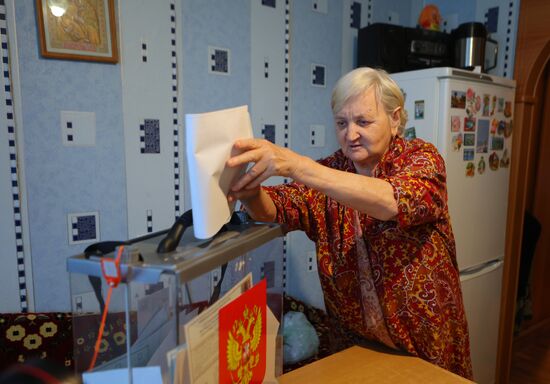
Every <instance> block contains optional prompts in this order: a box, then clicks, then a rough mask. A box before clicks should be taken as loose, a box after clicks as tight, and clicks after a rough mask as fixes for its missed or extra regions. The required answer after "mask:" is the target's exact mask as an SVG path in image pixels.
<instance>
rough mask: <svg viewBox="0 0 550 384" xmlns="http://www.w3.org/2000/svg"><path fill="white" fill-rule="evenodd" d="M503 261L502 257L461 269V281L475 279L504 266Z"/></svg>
mask: <svg viewBox="0 0 550 384" xmlns="http://www.w3.org/2000/svg"><path fill="white" fill-rule="evenodd" d="M502 264H503V261H502V260H501V259H496V260H491V261H488V262H486V263H483V264H481V265H478V266H475V267H472V268H467V269H463V270H462V271H460V281H462V282H464V281H468V280H471V279H475V278H476V277H478V276H481V275H484V274H486V273H489V272H492V271H494V270H495V269H498V268H500V267H501V266H502Z"/></svg>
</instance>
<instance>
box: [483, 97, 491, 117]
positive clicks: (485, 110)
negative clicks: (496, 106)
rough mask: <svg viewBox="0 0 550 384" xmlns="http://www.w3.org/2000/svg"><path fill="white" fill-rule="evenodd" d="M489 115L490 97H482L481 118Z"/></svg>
mask: <svg viewBox="0 0 550 384" xmlns="http://www.w3.org/2000/svg"><path fill="white" fill-rule="evenodd" d="M490 113H491V96H490V95H489V94H487V93H486V94H484V95H483V112H482V115H483V116H489V114H490Z"/></svg>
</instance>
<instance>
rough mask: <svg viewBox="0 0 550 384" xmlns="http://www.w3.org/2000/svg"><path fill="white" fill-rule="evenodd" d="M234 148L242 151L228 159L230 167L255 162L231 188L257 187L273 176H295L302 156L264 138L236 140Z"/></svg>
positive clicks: (237, 189)
mask: <svg viewBox="0 0 550 384" xmlns="http://www.w3.org/2000/svg"><path fill="white" fill-rule="evenodd" d="M233 149H234V150H235V151H236V152H237V153H240V154H239V155H236V156H233V157H231V158H230V159H229V160H227V166H228V167H237V166H240V165H242V164H247V163H254V165H253V166H252V167H250V169H249V170H248V171H247V172H246V173H245V174H244V175H243V176H241V177H240V178H239V179H238V180H237V182H236V183H235V184H234V185H233V186H232V188H231V190H232V191H234V192H238V191H240V190H242V189H247V190H249V189H255V188H258V187H259V186H260V184H261V183H262V182H263V181H264V180H266V179H268V178H269V177H271V176H283V177H289V178H293V179H294V178H295V175H296V172H297V169H298V166H299V164H300V161H301V158H302V156H300V155H298V154H297V153H295V152H292V151H291V150H289V149H286V148H282V147H279V146H277V145H275V144H273V143H271V142H270V141H267V140H263V139H242V140H237V141H235V144H233Z"/></svg>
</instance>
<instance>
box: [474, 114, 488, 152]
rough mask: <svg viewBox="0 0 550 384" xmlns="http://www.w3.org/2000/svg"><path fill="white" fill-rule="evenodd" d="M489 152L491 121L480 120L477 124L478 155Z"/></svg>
mask: <svg viewBox="0 0 550 384" xmlns="http://www.w3.org/2000/svg"><path fill="white" fill-rule="evenodd" d="M488 151H489V120H479V121H478V123H477V140H476V153H487V152H488Z"/></svg>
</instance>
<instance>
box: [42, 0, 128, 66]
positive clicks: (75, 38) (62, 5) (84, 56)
mask: <svg viewBox="0 0 550 384" xmlns="http://www.w3.org/2000/svg"><path fill="white" fill-rule="evenodd" d="M36 13H37V19H38V35H39V38H40V54H41V55H42V56H43V57H48V58H53V59H65V60H86V61H99V62H104V63H117V62H118V45H117V37H116V36H117V34H116V23H115V11H114V4H113V0H36Z"/></svg>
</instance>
